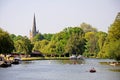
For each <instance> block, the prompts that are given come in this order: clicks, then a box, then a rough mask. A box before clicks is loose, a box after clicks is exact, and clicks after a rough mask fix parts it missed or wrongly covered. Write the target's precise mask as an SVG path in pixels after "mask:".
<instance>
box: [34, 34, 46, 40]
mask: <svg viewBox="0 0 120 80" xmlns="http://www.w3.org/2000/svg"><path fill="white" fill-rule="evenodd" d="M43 39H44V37H43V35H42V34H40V33H38V34H36V35H35V37H34V38H33V40H32V41H33V42H36V41H40V40H43Z"/></svg>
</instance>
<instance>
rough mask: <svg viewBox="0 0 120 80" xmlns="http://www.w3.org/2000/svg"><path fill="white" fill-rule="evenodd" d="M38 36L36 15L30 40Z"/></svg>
mask: <svg viewBox="0 0 120 80" xmlns="http://www.w3.org/2000/svg"><path fill="white" fill-rule="evenodd" d="M36 34H38V31H36V19H35V14H34V18H33V26H32V30H30V40H32V39H33V37H35V35H36Z"/></svg>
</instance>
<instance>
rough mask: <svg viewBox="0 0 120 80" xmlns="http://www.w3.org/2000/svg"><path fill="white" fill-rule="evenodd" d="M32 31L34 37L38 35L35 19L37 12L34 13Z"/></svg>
mask: <svg viewBox="0 0 120 80" xmlns="http://www.w3.org/2000/svg"><path fill="white" fill-rule="evenodd" d="M32 33H33V37H34V36H35V35H36V20H35V14H34V18H33V28H32Z"/></svg>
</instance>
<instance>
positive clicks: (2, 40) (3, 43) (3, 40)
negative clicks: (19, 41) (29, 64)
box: [0, 28, 14, 53]
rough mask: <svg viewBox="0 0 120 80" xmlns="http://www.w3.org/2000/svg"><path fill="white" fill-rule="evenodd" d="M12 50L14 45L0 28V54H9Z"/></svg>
mask: <svg viewBox="0 0 120 80" xmlns="http://www.w3.org/2000/svg"><path fill="white" fill-rule="evenodd" d="M13 49H14V43H13V41H12V40H11V38H10V36H9V34H8V33H7V32H5V31H3V30H2V29H1V28H0V53H11V52H12V51H13Z"/></svg>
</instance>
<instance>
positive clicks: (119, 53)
mask: <svg viewBox="0 0 120 80" xmlns="http://www.w3.org/2000/svg"><path fill="white" fill-rule="evenodd" d="M101 55H103V56H102V57H107V58H112V59H115V60H120V19H117V18H116V19H115V21H114V23H113V24H112V25H111V26H110V28H109V31H108V36H107V39H106V41H105V44H104V45H103V48H102V50H101V51H100V53H99V56H101Z"/></svg>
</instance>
